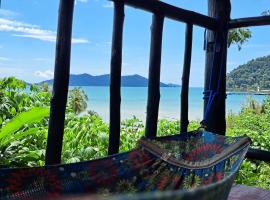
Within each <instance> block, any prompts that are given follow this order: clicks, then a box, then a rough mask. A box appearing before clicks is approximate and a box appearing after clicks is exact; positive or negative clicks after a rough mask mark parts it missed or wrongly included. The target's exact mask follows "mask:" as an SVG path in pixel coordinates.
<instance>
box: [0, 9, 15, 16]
mask: <svg viewBox="0 0 270 200" xmlns="http://www.w3.org/2000/svg"><path fill="white" fill-rule="evenodd" d="M16 15H18V13H16V12H14V11H12V10H6V9H0V16H5V17H14V16H16Z"/></svg>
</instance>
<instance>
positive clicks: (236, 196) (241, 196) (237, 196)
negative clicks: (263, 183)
mask: <svg viewBox="0 0 270 200" xmlns="http://www.w3.org/2000/svg"><path fill="white" fill-rule="evenodd" d="M257 199H258V200H270V190H264V189H261V188H257V187H248V186H245V185H234V186H233V187H232V189H231V193H230V195H229V198H228V200H257Z"/></svg>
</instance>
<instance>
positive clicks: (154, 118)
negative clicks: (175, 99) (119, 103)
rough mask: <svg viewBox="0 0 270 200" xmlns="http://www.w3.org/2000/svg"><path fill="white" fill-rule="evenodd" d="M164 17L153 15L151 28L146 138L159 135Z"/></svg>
mask: <svg viewBox="0 0 270 200" xmlns="http://www.w3.org/2000/svg"><path fill="white" fill-rule="evenodd" d="M163 24H164V16H163V15H160V14H153V19H152V27H151V48H150V61H149V75H148V77H149V78H148V99H147V115H146V125H145V126H146V127H145V136H146V137H147V138H154V137H156V134H157V122H158V109H159V100H160V66H161V52H162V34H163Z"/></svg>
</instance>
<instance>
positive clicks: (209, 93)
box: [200, 30, 225, 128]
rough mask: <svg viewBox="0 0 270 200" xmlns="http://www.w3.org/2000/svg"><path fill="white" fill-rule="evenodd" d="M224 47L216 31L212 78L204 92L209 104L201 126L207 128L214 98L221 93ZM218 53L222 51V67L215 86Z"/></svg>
mask: <svg viewBox="0 0 270 200" xmlns="http://www.w3.org/2000/svg"><path fill="white" fill-rule="evenodd" d="M206 32H207V31H206V30H205V32H204V50H207V42H206ZM222 37H223V39H225V35H224V34H222ZM222 51H224V48H222V47H221V45H220V44H218V42H217V37H216V33H215V41H214V48H213V55H212V59H211V60H212V62H211V68H210V70H211V71H210V77H209V78H210V80H209V83H208V89H207V90H205V91H204V92H203V94H204V97H203V99H208V101H207V105H206V108H205V112H204V116H203V120H202V121H201V123H200V124H201V128H206V127H207V120H208V116H209V113H210V111H211V108H212V106H213V104H214V100H215V98H216V97H217V96H218V95H220V94H221V92H220V89H221V81H222V71H223V67H224V65H223V61H224V54H223V52H222ZM216 53H221V59H220V63H218V64H220V67H219V72H218V84H217V85H216V86H213V78H214V73H213V70H214V66H215V63H216V56H215V55H216Z"/></svg>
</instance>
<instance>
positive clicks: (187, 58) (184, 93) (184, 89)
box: [180, 24, 193, 133]
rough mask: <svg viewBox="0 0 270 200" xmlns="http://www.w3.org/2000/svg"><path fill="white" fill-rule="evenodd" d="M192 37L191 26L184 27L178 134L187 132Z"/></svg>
mask: <svg viewBox="0 0 270 200" xmlns="http://www.w3.org/2000/svg"><path fill="white" fill-rule="evenodd" d="M192 35H193V25H192V24H187V25H186V36H185V55H184V66H183V74H182V86H181V112H180V113H181V117H180V119H181V120H180V125H181V130H180V133H185V132H187V127H188V124H189V121H188V91H189V75H190V64H191V55H192Z"/></svg>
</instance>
